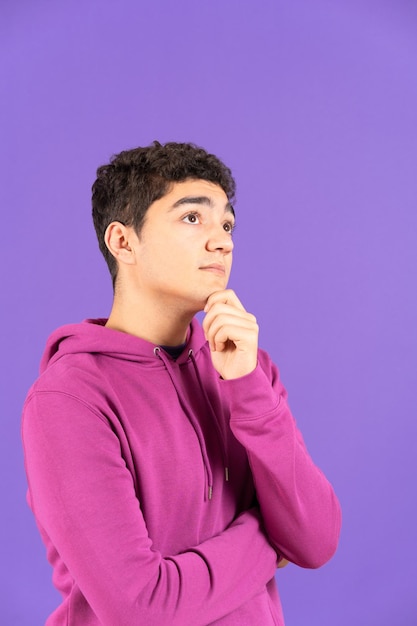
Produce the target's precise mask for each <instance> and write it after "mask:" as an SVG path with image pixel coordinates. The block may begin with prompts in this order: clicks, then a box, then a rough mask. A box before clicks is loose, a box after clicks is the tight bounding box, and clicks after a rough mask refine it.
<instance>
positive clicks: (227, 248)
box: [206, 225, 234, 254]
mask: <svg viewBox="0 0 417 626" xmlns="http://www.w3.org/2000/svg"><path fill="white" fill-rule="evenodd" d="M233 246H234V244H233V239H232V235H231V234H230V233H228V232H227V231H225V230H224V228H223V225H221V226H216V227H213V228H212V229H211V230H210V233H209V236H208V238H207V243H206V248H207V250H209V251H211V252H214V251H215V250H220V251H222V252H223V253H225V254H227V253H228V252H231V251H232V250H233Z"/></svg>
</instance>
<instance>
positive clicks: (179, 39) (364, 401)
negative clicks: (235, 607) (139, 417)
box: [0, 0, 417, 626]
mask: <svg viewBox="0 0 417 626" xmlns="http://www.w3.org/2000/svg"><path fill="white" fill-rule="evenodd" d="M0 12H1V13H0V42H1V43H0V54H1V84H2V95H1V103H0V106H1V137H0V144H1V160H2V163H1V174H2V182H1V185H0V199H1V242H2V245H1V251H2V262H1V269H2V277H1V301H2V308H1V316H2V319H1V358H2V372H1V380H0V383H1V420H2V421H1V424H2V436H1V440H0V446H1V455H0V458H1V467H0V480H1V499H2V514H1V520H0V548H1V559H0V564H1V565H0V567H1V580H0V588H1V589H2V600H1V606H0V622H1V623H2V624H10V625H12V626H15V625H18V626H33V625H35V624H41V623H43V620H44V619H45V617H46V615H47V614H48V613H49V611H50V610H51V609H52V608H53V607H54V606H55V604H56V603H57V594H56V593H55V591H54V590H53V588H52V585H51V582H50V578H51V571H50V568H49V566H48V564H47V563H46V560H45V556H44V549H43V546H42V544H41V541H40V539H39V537H38V534H37V530H36V528H35V524H34V521H33V519H32V516H31V513H30V512H29V510H28V508H27V506H26V503H25V488H26V480H25V475H24V470H23V459H22V451H21V444H20V432H19V428H20V413H21V406H22V403H23V400H24V397H25V394H26V392H27V389H28V387H29V386H30V384H31V383H32V381H33V380H34V378H35V376H36V375H37V370H38V363H39V359H40V355H41V352H42V349H43V346H44V342H45V340H46V337H47V335H48V334H49V333H50V332H51V331H52V330H53V329H54V328H55V327H57V326H59V325H61V324H63V323H67V322H73V321H79V320H81V319H84V318H85V317H90V316H91V317H92V316H104V315H106V314H107V313H108V312H109V308H110V303H111V284H110V279H109V277H108V276H107V269H106V267H105V264H104V261H103V260H102V259H101V257H100V254H99V252H98V248H97V245H96V242H95V235H94V232H93V228H92V225H91V221H90V187H91V184H92V182H93V180H94V176H95V169H96V167H97V166H98V165H100V164H102V163H104V162H106V161H107V160H108V159H109V157H110V156H111V155H112V154H113V153H115V152H118V151H119V150H121V149H124V148H128V147H134V146H136V145H145V144H147V143H149V142H150V141H152V140H153V139H155V138H158V139H159V140H161V141H168V140H178V141H193V142H195V143H197V144H201V145H203V146H204V147H206V148H207V149H209V150H211V151H214V152H215V153H216V154H218V155H219V156H220V157H221V158H223V159H224V160H225V161H226V163H227V164H229V165H230V166H231V168H232V169H233V172H234V174H235V175H236V178H237V182H238V202H237V205H236V209H237V215H238V228H237V231H236V255H235V267H234V272H233V275H232V281H231V286H232V287H233V288H234V289H236V291H237V293H238V295H239V296H240V298H241V299H242V300H243V302H244V303H245V305H246V307H247V308H248V309H249V310H250V311H253V312H254V313H255V314H256V315H257V317H258V319H259V322H260V326H261V345H262V346H263V347H265V348H267V349H268V350H269V352H270V353H271V355H272V357H273V359H274V360H275V361H276V362H277V363H278V365H279V367H280V369H281V374H282V377H283V380H284V383H285V384H286V386H287V388H288V390H289V394H290V402H291V406H292V409H293V412H294V414H295V416H296V418H297V421H298V424H299V426H300V428H301V430H302V432H303V433H304V436H305V439H306V442H307V445H308V447H309V449H310V452H311V454H312V456H313V458H314V459H315V460H316V462H317V463H318V465H319V466H321V467H322V468H323V469H324V471H325V472H326V474H327V475H328V477H329V478H330V480H331V481H332V482H333V484H334V486H335V488H336V491H337V493H338V495H339V497H340V500H341V503H342V506H343V511H344V525H343V531H342V537H341V543H340V548H339V550H338V552H337V554H336V556H335V557H334V559H333V560H332V561H331V562H330V563H329V564H328V565H326V566H325V567H324V568H322V569H320V570H317V571H304V570H300V569H298V568H296V567H295V566H292V565H290V566H288V567H287V568H286V569H284V570H281V571H280V572H279V573H278V574H277V576H278V579H279V585H280V589H281V594H282V598H283V604H284V611H285V615H286V621H287V624H288V626H304V625H307V624H308V625H309V626H334V625H335V624H337V625H338V626H348V625H349V626H351V625H352V624H354V625H355V626H374V625H375V626H393V625H395V626H412V625H414V624H417V593H416V589H417V584H416V582H417V581H416V579H417V576H416V560H417V539H416V528H417V519H416V518H417V515H416V508H417V507H416V487H415V480H416V470H417V462H416V453H415V447H416V445H415V442H416V434H417V429H416V417H417V415H416V409H417V403H416V391H417V350H416V348H417V346H416V343H417V332H416V322H417V298H416V284H417V281H416V278H417V276H416V274H417V271H416V270H417V237H416V235H417V210H416V209H417V205H416V200H417V3H416V2H414V1H413V0H408V1H407V0H391V1H384V0H380V1H376V0H375V1H372V0H352V1H348V0H344V1H343V0H342V1H336V2H331V1H330V0H327V1H326V0H316V1H315V2H312V1H311V0H291V1H290V0H288V1H287V2H284V1H283V0H281V1H280V0H275V1H272V0H247V1H244V0H211V1H207V0H206V1H198V0H188V1H187V0H175V1H168V0H165V1H163V0H157V1H155V0H152V1H151V0H147V1H140V0H130V1H118V2H110V0H107V1H103V0H101V1H99V0H84V1H81V0H80V1H78V2H76V1H73V2H53V1H52V0H51V1H49V2H48V1H45V0H37V1H36V2H29V0H27V1H24V0H18V1H16V0H2V2H1V8H0Z"/></svg>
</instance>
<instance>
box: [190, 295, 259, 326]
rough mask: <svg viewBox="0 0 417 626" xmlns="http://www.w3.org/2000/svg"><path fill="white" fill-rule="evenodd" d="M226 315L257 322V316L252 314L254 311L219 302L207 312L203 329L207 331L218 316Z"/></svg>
mask: <svg viewBox="0 0 417 626" xmlns="http://www.w3.org/2000/svg"><path fill="white" fill-rule="evenodd" d="M224 316H232V317H235V318H236V319H242V320H247V321H248V322H250V323H253V324H256V317H255V316H254V315H252V313H248V312H247V311H245V309H238V308H236V307H235V306H231V305H230V304H224V303H223V302H217V303H216V304H214V305H213V306H212V307H211V308H210V310H209V311H208V313H206V316H205V317H204V320H203V323H202V326H203V330H204V331H205V332H207V331H208V330H209V328H210V326H211V325H212V323H213V321H214V320H215V319H216V318H218V317H222V318H223V317H224Z"/></svg>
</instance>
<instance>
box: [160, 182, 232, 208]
mask: <svg viewBox="0 0 417 626" xmlns="http://www.w3.org/2000/svg"><path fill="white" fill-rule="evenodd" d="M193 199H196V200H200V202H199V204H201V203H202V201H203V200H204V199H207V200H208V202H206V203H207V204H208V203H210V204H212V205H221V206H224V208H225V209H226V210H227V209H228V208H229V207H231V205H230V202H229V200H228V198H227V195H226V193H225V192H224V190H223V189H222V188H221V187H220V185H217V184H216V183H212V182H210V181H208V180H194V179H191V180H185V181H181V182H179V183H172V184H171V185H170V187H169V190H168V193H167V194H166V195H165V196H164V197H163V198H161V200H165V201H166V202H167V203H170V204H171V205H172V206H174V205H177V206H179V205H181V204H182V203H183V202H182V201H184V204H185V203H187V202H192V200H193Z"/></svg>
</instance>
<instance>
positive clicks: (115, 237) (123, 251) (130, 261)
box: [104, 222, 137, 265]
mask: <svg viewBox="0 0 417 626" xmlns="http://www.w3.org/2000/svg"><path fill="white" fill-rule="evenodd" d="M135 238H136V239H137V235H136V233H135V232H134V230H133V228H132V227H131V226H125V225H124V224H122V223H121V222H111V224H109V225H108V226H107V228H106V232H105V233H104V243H105V244H106V246H107V248H108V249H109V251H110V252H111V254H112V255H113V256H114V258H115V259H116V261H117V262H118V263H124V264H125V265H134V263H135V252H134V245H133V244H134V239H135Z"/></svg>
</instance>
